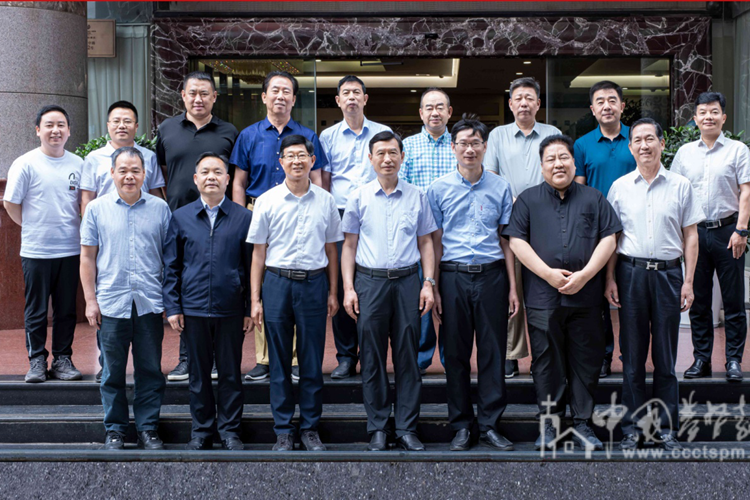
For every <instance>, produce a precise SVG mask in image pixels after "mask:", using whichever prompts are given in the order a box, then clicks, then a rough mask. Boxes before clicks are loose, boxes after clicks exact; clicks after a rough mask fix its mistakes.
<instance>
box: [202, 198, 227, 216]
mask: <svg viewBox="0 0 750 500" xmlns="http://www.w3.org/2000/svg"><path fill="white" fill-rule="evenodd" d="M226 199H227V197H226V196H223V197H222V198H221V201H220V202H219V204H218V205H216V206H215V207H214V208H210V207H209V206H208V203H206V200H204V199H203V196H201V197H200V200H201V205H203V208H204V209H205V210H207V211H208V210H214V211H216V210H218V209H219V208H221V209H222V211H224V212H225V213H226V210H225V209H224V207H223V205H224V202H225V201H226Z"/></svg>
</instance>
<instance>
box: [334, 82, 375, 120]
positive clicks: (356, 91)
mask: <svg viewBox="0 0 750 500" xmlns="http://www.w3.org/2000/svg"><path fill="white" fill-rule="evenodd" d="M367 97H368V96H367V94H365V93H364V92H362V85H360V84H359V83H357V82H346V83H345V84H343V85H342V86H341V90H339V95H337V96H336V104H338V105H339V108H341V111H342V112H343V113H344V114H345V115H347V114H354V115H362V114H364V110H365V106H366V105H367Z"/></svg>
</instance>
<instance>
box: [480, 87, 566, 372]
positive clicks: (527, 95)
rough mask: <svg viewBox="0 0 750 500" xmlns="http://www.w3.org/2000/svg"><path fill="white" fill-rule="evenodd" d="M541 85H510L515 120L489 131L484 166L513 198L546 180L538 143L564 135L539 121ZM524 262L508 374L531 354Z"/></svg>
mask: <svg viewBox="0 0 750 500" xmlns="http://www.w3.org/2000/svg"><path fill="white" fill-rule="evenodd" d="M540 97H541V87H540V86H539V82H537V81H536V80H535V79H534V78H530V77H523V78H517V79H515V80H513V81H512V82H511V84H510V99H508V105H509V106H510V110H511V112H512V113H513V118H514V120H513V123H510V124H508V125H502V126H499V127H495V128H494V129H493V130H492V132H490V138H489V141H488V143H487V154H486V155H485V156H484V166H485V168H486V169H487V170H489V171H490V172H494V173H496V174H500V176H501V177H502V178H503V179H505V180H506V181H508V183H509V184H510V190H511V192H512V193H513V199H514V200H515V199H516V198H518V195H520V194H521V193H523V192H524V191H526V190H527V189H528V188H530V187H533V186H538V185H539V184H541V183H542V182H544V177H542V166H541V163H540V162H539V145H540V144H541V143H542V141H543V140H544V139H546V138H547V137H550V136H553V135H558V134H561V133H562V132H560V130H558V128H557V127H553V126H552V125H546V124H544V123H539V122H537V121H536V114H537V112H538V111H539V108H540V107H541V105H542V101H541V99H540ZM521 268H522V266H521V263H520V262H519V261H518V260H516V268H515V277H516V286H517V287H518V299H519V300H520V301H521V302H520V304H521V307H520V310H521V314H516V315H515V316H513V317H512V319H511V320H510V324H509V325H508V349H507V352H506V362H505V377H506V378H512V377H514V376H516V375H518V360H519V359H523V358H526V357H528V355H529V348H528V346H527V344H526V322H525V321H524V314H523V283H522V281H521V280H522V275H521Z"/></svg>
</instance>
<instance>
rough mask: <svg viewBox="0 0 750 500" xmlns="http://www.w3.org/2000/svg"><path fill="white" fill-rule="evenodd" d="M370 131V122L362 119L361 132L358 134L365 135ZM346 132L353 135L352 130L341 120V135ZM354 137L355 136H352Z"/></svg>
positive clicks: (365, 118)
mask: <svg viewBox="0 0 750 500" xmlns="http://www.w3.org/2000/svg"><path fill="white" fill-rule="evenodd" d="M369 130H370V120H368V119H367V117H366V116H365V117H364V121H363V122H362V132H360V134H366V133H367V132H368V131H369ZM347 131H349V132H351V133H352V134H354V130H352V128H351V127H350V126H349V124H348V123H346V119H343V120H341V133H342V134H343V133H346V132H347ZM354 135H356V134H354Z"/></svg>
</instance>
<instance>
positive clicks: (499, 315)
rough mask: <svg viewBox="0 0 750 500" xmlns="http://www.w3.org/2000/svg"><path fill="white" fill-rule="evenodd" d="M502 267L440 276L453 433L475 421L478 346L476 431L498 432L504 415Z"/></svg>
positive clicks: (504, 275)
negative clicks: (474, 358) (473, 355)
mask: <svg viewBox="0 0 750 500" xmlns="http://www.w3.org/2000/svg"><path fill="white" fill-rule="evenodd" d="M509 287H510V283H509V281H508V273H507V271H506V269H505V267H497V268H495V269H490V270H489V271H485V272H483V273H481V274H469V273H459V272H455V271H442V272H441V273H440V295H441V297H442V302H443V318H442V319H443V328H442V329H441V330H440V332H441V335H442V336H443V337H442V342H443V345H444V352H445V373H446V381H447V390H448V420H449V421H450V424H451V428H452V429H453V430H454V431H458V430H460V429H468V428H470V427H471V425H472V423H473V422H474V408H473V406H472V404H471V352H472V349H473V347H474V332H476V342H477V365H478V366H477V367H478V370H479V372H478V374H477V382H478V398H477V422H478V424H479V431H480V432H487V431H489V430H494V431H497V430H498V423H499V421H500V417H501V416H502V414H503V412H504V411H505V406H506V391H505V351H506V349H507V344H508V291H509Z"/></svg>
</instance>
